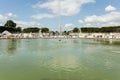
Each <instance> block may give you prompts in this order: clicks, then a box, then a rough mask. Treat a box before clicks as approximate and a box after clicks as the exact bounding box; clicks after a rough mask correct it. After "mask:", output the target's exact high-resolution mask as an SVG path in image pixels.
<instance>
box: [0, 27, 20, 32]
mask: <svg viewBox="0 0 120 80" xmlns="http://www.w3.org/2000/svg"><path fill="white" fill-rule="evenodd" d="M5 30H7V31H9V32H11V33H20V32H21V28H20V27H18V28H13V27H4V26H0V33H2V32H3V31H5Z"/></svg>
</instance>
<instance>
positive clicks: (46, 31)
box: [40, 28, 49, 33]
mask: <svg viewBox="0 0 120 80" xmlns="http://www.w3.org/2000/svg"><path fill="white" fill-rule="evenodd" d="M40 30H41V32H42V33H48V32H49V29H48V28H41V29H40Z"/></svg>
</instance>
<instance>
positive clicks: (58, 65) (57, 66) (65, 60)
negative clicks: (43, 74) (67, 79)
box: [45, 55, 80, 72]
mask: <svg viewBox="0 0 120 80" xmlns="http://www.w3.org/2000/svg"><path fill="white" fill-rule="evenodd" d="M79 62H80V61H79ZM79 62H78V57H77V56H74V55H67V56H57V57H54V58H53V59H51V60H49V61H48V64H47V65H48V67H49V69H50V70H53V71H59V70H64V71H67V72H69V71H72V72H74V71H75V70H77V68H78V67H79ZM45 66H46V65H45Z"/></svg>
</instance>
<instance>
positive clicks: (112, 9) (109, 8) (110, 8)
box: [105, 5, 116, 12]
mask: <svg viewBox="0 0 120 80" xmlns="http://www.w3.org/2000/svg"><path fill="white" fill-rule="evenodd" d="M115 10H116V8H115V7H113V6H111V5H108V6H107V7H106V8H105V11H108V12H109V11H115Z"/></svg>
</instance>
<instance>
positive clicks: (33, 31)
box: [23, 27, 40, 33]
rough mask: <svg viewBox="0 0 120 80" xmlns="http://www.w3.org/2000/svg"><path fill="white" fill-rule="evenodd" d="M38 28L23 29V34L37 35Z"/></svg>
mask: <svg viewBox="0 0 120 80" xmlns="http://www.w3.org/2000/svg"><path fill="white" fill-rule="evenodd" d="M39 30H40V29H39V28H37V27H34V28H25V29H23V32H24V33H30V32H32V33H38V32H39Z"/></svg>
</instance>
